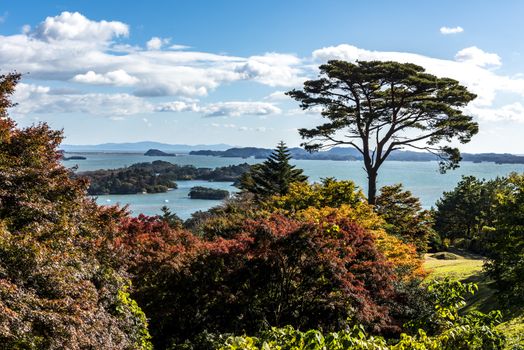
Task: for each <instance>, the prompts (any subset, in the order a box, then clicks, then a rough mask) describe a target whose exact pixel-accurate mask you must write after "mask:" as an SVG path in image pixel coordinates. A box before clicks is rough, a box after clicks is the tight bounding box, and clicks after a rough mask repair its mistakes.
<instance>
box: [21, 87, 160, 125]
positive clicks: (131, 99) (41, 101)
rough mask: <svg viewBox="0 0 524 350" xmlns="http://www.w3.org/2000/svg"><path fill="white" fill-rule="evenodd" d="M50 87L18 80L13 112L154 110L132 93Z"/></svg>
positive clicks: (115, 113) (122, 113)
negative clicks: (62, 90)
mask: <svg viewBox="0 0 524 350" xmlns="http://www.w3.org/2000/svg"><path fill="white" fill-rule="evenodd" d="M51 92H52V90H51V89H50V88H49V87H45V86H39V85H34V84H24V83H20V84H18V86H17V88H16V92H15V94H14V96H13V101H15V102H17V103H19V105H18V106H16V107H14V108H13V111H14V113H17V114H21V115H27V114H31V113H68V114H69V113H82V114H92V115H102V116H108V117H119V116H120V117H121V116H127V115H133V114H138V113H145V112H152V111H153V110H154V107H153V105H152V104H151V103H149V102H147V101H145V100H143V99H141V98H139V97H135V96H132V95H129V94H124V93H117V94H102V93H88V94H71V95H67V94H62V95H57V94H52V93H51Z"/></svg>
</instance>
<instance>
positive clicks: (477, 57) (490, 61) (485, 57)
mask: <svg viewBox="0 0 524 350" xmlns="http://www.w3.org/2000/svg"><path fill="white" fill-rule="evenodd" d="M455 60H457V61H459V62H466V63H471V64H474V65H476V66H479V67H486V66H500V65H501V64H502V62H501V60H500V56H499V55H497V54H496V53H489V52H485V51H483V50H481V49H479V48H478V47H476V46H471V47H467V48H465V49H462V50H460V51H459V52H457V54H456V55H455Z"/></svg>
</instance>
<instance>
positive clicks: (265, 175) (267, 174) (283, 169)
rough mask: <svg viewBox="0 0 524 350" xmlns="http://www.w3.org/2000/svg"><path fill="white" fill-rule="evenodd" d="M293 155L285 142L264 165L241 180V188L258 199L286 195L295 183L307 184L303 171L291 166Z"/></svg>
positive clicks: (255, 167)
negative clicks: (290, 186) (290, 161)
mask: <svg viewBox="0 0 524 350" xmlns="http://www.w3.org/2000/svg"><path fill="white" fill-rule="evenodd" d="M290 159H291V154H290V153H289V150H288V148H287V147H286V144H285V143H284V142H283V141H280V143H279V144H278V145H277V148H276V149H275V150H274V151H273V153H271V155H270V156H269V157H268V159H266V161H264V162H263V163H262V164H257V165H254V166H253V167H252V168H251V170H250V171H249V172H247V173H246V174H244V175H243V176H242V178H241V180H240V185H239V187H240V188H241V189H242V190H244V191H248V192H251V193H253V194H254V195H255V196H257V197H258V198H264V197H268V196H271V195H283V194H286V193H287V191H288V189H289V185H290V184H291V183H293V182H305V181H306V180H307V176H305V175H303V174H302V169H296V168H295V166H294V165H291V164H289V160H290Z"/></svg>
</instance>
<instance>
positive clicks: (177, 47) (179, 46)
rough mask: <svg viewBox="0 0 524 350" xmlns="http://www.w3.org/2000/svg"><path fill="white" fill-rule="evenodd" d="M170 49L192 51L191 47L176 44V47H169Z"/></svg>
mask: <svg viewBox="0 0 524 350" xmlns="http://www.w3.org/2000/svg"><path fill="white" fill-rule="evenodd" d="M169 48H170V49H171V50H185V49H190V48H191V46H187V45H180V44H174V45H171V46H169Z"/></svg>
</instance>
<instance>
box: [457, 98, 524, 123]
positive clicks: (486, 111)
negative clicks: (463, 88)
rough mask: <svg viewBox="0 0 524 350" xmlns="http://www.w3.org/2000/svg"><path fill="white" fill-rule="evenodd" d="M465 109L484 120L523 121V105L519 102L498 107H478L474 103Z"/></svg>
mask: <svg viewBox="0 0 524 350" xmlns="http://www.w3.org/2000/svg"><path fill="white" fill-rule="evenodd" d="M466 111H467V112H468V113H471V114H472V115H476V116H477V117H479V118H480V119H482V120H486V121H515V122H520V123H524V105H522V103H520V102H514V103H511V104H507V105H503V106H502V107H499V108H479V107H477V106H475V105H474V104H473V105H471V106H468V107H466Z"/></svg>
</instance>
